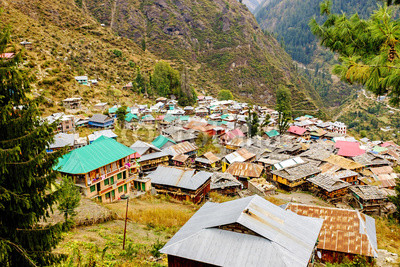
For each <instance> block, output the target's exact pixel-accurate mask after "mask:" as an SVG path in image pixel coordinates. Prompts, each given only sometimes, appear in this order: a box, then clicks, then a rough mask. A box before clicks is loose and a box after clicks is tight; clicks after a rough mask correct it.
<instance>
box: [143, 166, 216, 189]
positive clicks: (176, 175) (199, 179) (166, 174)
mask: <svg viewBox="0 0 400 267" xmlns="http://www.w3.org/2000/svg"><path fill="white" fill-rule="evenodd" d="M194 173H195V170H193V169H183V168H178V167H171V166H158V167H157V169H156V170H155V171H154V172H152V173H151V174H149V175H148V176H147V178H150V179H151V183H152V184H160V185H168V186H174V187H180V188H185V189H189V190H196V189H197V188H199V187H200V186H202V185H203V184H204V183H205V182H206V181H207V180H209V179H211V175H212V173H210V172H205V171H200V172H198V173H196V174H194Z"/></svg>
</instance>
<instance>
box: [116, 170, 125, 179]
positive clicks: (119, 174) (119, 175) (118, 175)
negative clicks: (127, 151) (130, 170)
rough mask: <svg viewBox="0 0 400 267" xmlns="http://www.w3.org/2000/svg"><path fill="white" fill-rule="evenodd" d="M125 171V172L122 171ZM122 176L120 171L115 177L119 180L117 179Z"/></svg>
mask: <svg viewBox="0 0 400 267" xmlns="http://www.w3.org/2000/svg"><path fill="white" fill-rule="evenodd" d="M124 173H125V172H124ZM121 178H122V173H121V172H120V173H118V174H117V179H118V180H119V179H121Z"/></svg>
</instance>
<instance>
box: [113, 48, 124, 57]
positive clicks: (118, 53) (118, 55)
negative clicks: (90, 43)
mask: <svg viewBox="0 0 400 267" xmlns="http://www.w3.org/2000/svg"><path fill="white" fill-rule="evenodd" d="M113 54H114V55H115V56H116V57H121V56H122V52H121V50H118V49H114V50H113Z"/></svg>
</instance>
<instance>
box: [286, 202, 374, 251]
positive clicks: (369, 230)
mask: <svg viewBox="0 0 400 267" xmlns="http://www.w3.org/2000/svg"><path fill="white" fill-rule="evenodd" d="M286 210H291V211H293V212H295V213H297V214H298V215H303V216H308V217H313V218H321V219H324V223H323V225H322V229H321V232H320V234H319V237H318V241H319V242H318V246H317V248H318V249H322V250H330V251H337V252H344V253H349V254H356V255H363V256H368V257H376V256H377V255H378V254H377V249H378V248H377V244H376V231H375V221H374V219H373V218H371V217H369V216H367V215H365V214H362V213H360V212H359V211H357V210H346V209H337V208H329V207H317V206H309V205H304V204H297V203H289V204H288V205H287V206H286Z"/></svg>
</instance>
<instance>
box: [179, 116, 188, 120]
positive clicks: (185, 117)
mask: <svg viewBox="0 0 400 267" xmlns="http://www.w3.org/2000/svg"><path fill="white" fill-rule="evenodd" d="M179 119H180V120H181V121H188V120H189V116H180V117H179Z"/></svg>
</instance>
